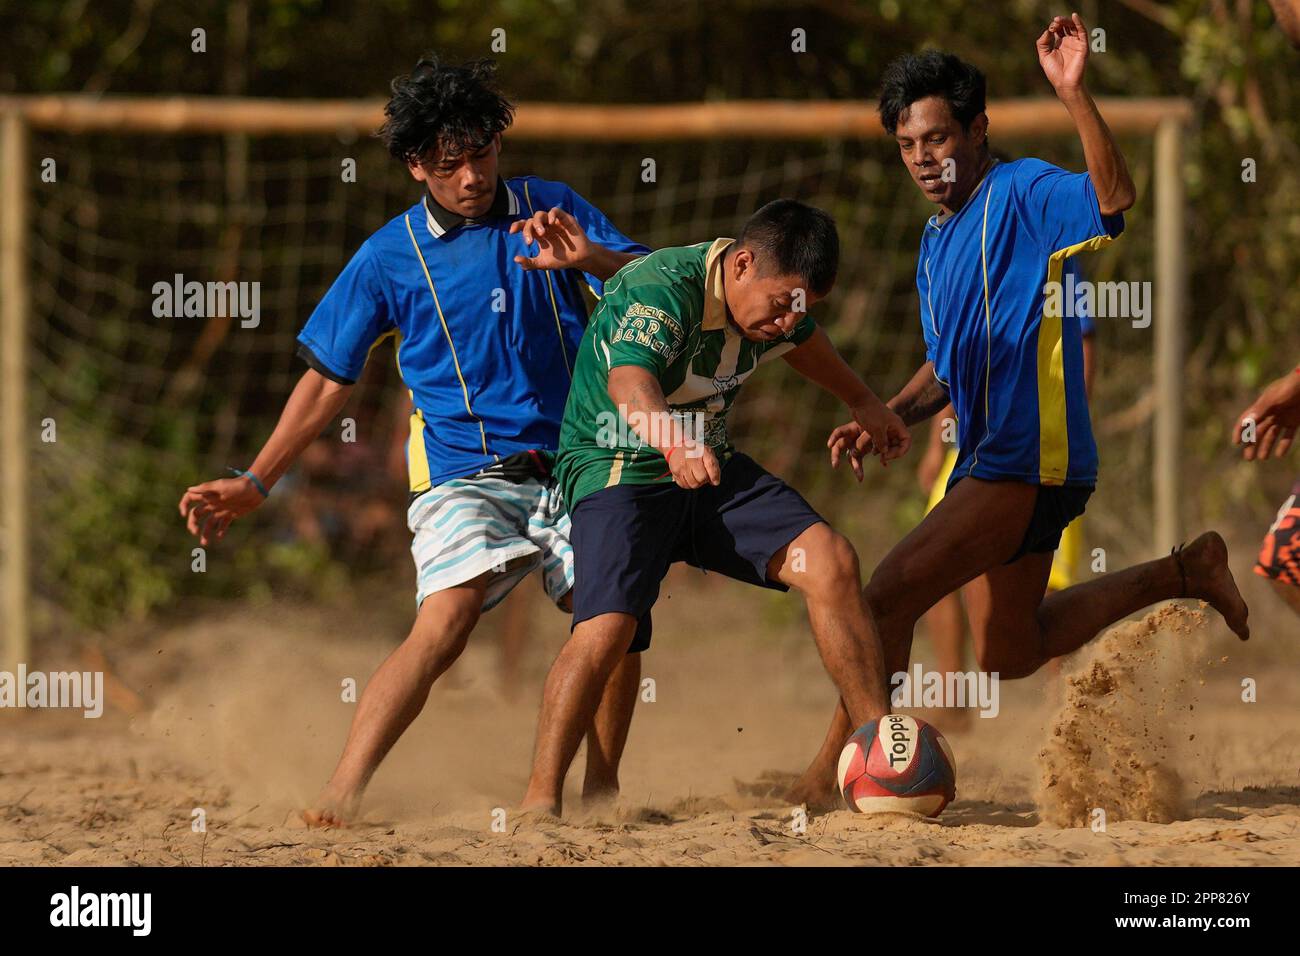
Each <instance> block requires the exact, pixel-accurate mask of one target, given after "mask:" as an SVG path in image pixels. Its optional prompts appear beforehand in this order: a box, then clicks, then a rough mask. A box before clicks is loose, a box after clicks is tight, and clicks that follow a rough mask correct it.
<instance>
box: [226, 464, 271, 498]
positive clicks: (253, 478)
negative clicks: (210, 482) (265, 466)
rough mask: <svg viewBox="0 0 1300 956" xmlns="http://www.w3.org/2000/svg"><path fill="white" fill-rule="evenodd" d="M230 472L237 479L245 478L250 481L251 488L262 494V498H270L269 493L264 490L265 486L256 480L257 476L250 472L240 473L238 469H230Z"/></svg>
mask: <svg viewBox="0 0 1300 956" xmlns="http://www.w3.org/2000/svg"><path fill="white" fill-rule="evenodd" d="M230 472H231V474H233V475H235V476H236V477H238V478H247V479H248V480H249V481H251V482H252V483H253V487H254V488H256V489H257V490H258V491H260V492H261V493H262V497H263V498H269V497H271V493H270V492H269V491H267V490H266V485H264V484H262V482H261V481H260V480H258V477H257V475H255V474H253V473H252V472H251V471H240V470H239V469H238V468H231V469H230Z"/></svg>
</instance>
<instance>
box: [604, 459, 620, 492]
mask: <svg viewBox="0 0 1300 956" xmlns="http://www.w3.org/2000/svg"><path fill="white" fill-rule="evenodd" d="M622 477H623V453H622V452H621V451H620V452H619V453H618V454H617V455H615V456H614V464H613V465H612V466H611V467H610V469H609V481H607V482H605V487H606V488H613V487H614V486H615V485H616V484H618V480H619V479H620V478H622Z"/></svg>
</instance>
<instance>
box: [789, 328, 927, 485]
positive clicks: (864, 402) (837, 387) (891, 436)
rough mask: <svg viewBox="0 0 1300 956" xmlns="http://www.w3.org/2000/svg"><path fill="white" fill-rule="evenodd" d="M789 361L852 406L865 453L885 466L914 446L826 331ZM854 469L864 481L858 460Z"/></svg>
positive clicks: (800, 347) (798, 349)
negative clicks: (870, 454)
mask: <svg viewBox="0 0 1300 956" xmlns="http://www.w3.org/2000/svg"><path fill="white" fill-rule="evenodd" d="M785 360H786V361H787V362H788V363H790V367H791V368H793V369H794V370H795V371H796V372H798V373H799V374H800V375H802V376H803V377H804V378H806V379H808V381H810V382H813V383H815V384H817V385H819V386H821V387H822V388H824V389H825V390H826V391H828V392H830V393H831V394H832V395H834V396H835V397H836V398H838V399H839V400H840V401H841V402H843V403H844V404H845V405H847V406H848V408H849V412H850V413H851V414H852V415H853V424H854V425H856V426H857V427H858V429H859V433H858V434H859V436H860V437H861V439H862V441H861V444H860V450H861V451H864V452H865V451H868V450H870V451H873V452H875V453H877V454H879V455H880V460H881V463H882V464H886V463H888V462H890V461H892V460H893V459H895V458H899V457H901V456H902V455H905V454H906V453H907V450H908V449H909V448H910V447H911V446H912V436H911V435H910V434H908V431H907V426H905V425H904V424H903V421H902V419H900V418H899V417H898V416H897V415H896V414H894V413H893V412H892V411H891V410H890V409H889V408H888V407H886V405H885V403H884V402H882V401H881V400H880V399H879V398H878V397H877V395H876V393H875V392H873V391H872V390H871V389H870V387H868V386H867V384H866V382H864V381H862V379H860V378H858V375H857V373H856V372H854V371H853V369H851V368H849V365H848V363H847V362H845V361H844V358H843V356H841V355H840V353H839V352H838V351H837V350H836V348H835V346H834V345H832V344H831V340H830V338H829V337H828V336H827V335H826V332H825V331H824V330H823V329H821V328H818V329H817V330H816V331H814V332H813V334H812V335H811V336H810V337H809V338H808V339H807V340H806V341H804V342H802V343H801V344H800V345H798V346H797V347H795V348H793V349H791V350H790V351H789V352H787V353H786V354H785ZM853 470H854V472H855V473H856V474H858V476H859V478H861V464H860V463H859V461H858V460H857V458H856V457H854V459H853Z"/></svg>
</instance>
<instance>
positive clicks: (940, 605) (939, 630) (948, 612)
mask: <svg viewBox="0 0 1300 956" xmlns="http://www.w3.org/2000/svg"><path fill="white" fill-rule="evenodd" d="M922 620H923V621H924V622H925V625H926V628H927V629H928V631H929V634H930V643H931V644H933V645H934V657H935V661H934V666H935V670H937V671H939V672H940V673H941V674H950V673H955V672H957V671H960V670H961V669H962V666H961V665H962V657H963V656H964V655H963V654H962V638H963V637H964V636H965V635H964V634H963V630H964V629H963V627H962V619H961V598H959V597H958V596H957V595H955V594H948V595H945V596H944V597H941V598H940V599H939V600H938V602H936V604H935V605H934V607H932V608H930V610H928V611H926V612H925V614H924V615H923V617H922Z"/></svg>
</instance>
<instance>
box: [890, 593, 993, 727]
mask: <svg viewBox="0 0 1300 956" xmlns="http://www.w3.org/2000/svg"><path fill="white" fill-rule="evenodd" d="M921 620H922V622H923V623H924V624H925V626H926V628H927V630H928V632H929V635H930V643H931V644H932V645H934V656H935V661H934V667H935V670H936V671H937V672H938V673H940V674H944V675H947V674H955V673H958V672H960V671H961V670H962V663H963V658H964V657H965V655H964V654H963V653H962V651H963V650H964V647H963V645H964V644H965V637H966V633H965V632H966V629H965V627H964V624H963V621H962V607H961V598H960V597H959V596H958V595H956V594H947V595H944V596H943V597H941V598H939V600H938V601H937V602H936V603H935V605H934V607H932V608H930V610H928V611H926V612H925V614H923V615H922V616H921ZM891 676H892V675H891ZM891 686H892V685H891ZM972 713H973V712H972V710H971V708H970V707H956V706H953V707H950V708H949V709H947V710H945V711H944V713H943V716H942V717H941V718H938V719H937V723H939V724H940V725H941V726H940V727H939V729H940V730H942V731H949V730H955V729H959V728H967V727H969V726H970V723H971V716H972Z"/></svg>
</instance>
